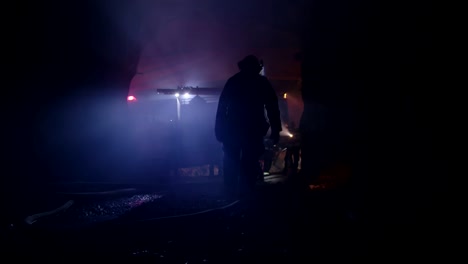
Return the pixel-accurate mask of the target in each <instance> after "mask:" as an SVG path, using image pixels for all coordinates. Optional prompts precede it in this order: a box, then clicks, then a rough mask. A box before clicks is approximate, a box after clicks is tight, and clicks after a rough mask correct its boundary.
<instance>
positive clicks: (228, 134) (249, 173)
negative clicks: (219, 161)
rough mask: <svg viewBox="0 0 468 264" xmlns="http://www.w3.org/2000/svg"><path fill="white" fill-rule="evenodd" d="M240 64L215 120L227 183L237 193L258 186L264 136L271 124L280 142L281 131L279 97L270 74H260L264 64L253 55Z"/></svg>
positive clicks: (226, 87) (226, 90) (227, 84)
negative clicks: (222, 150)
mask: <svg viewBox="0 0 468 264" xmlns="http://www.w3.org/2000/svg"><path fill="white" fill-rule="evenodd" d="M238 67H239V70H240V72H239V73H237V74H235V75H234V76H232V77H231V78H230V79H229V80H228V81H227V83H226V85H225V86H224V89H223V92H222V93H221V97H220V100H219V105H218V110H217V113H216V124H215V133H216V138H217V140H218V141H220V142H222V143H223V149H224V183H225V186H226V190H227V192H228V193H229V194H230V195H233V196H237V195H238V194H246V193H250V191H252V189H253V188H254V187H255V182H256V180H257V178H258V174H259V173H261V172H262V170H261V168H260V164H259V158H260V156H261V155H262V154H263V152H264V150H265V147H264V144H263V138H264V136H265V135H266V134H267V132H268V129H269V128H270V127H271V135H270V138H271V140H272V141H273V143H274V144H276V143H277V142H278V140H279V133H280V131H281V120H280V112H279V107H278V98H277V96H276V93H275V91H274V90H273V88H272V86H271V84H270V82H269V81H268V80H267V78H265V77H263V76H261V75H260V74H259V73H260V71H261V70H262V68H263V65H262V64H261V63H260V62H259V60H258V59H257V57H255V56H253V55H250V56H247V57H245V58H244V59H243V60H242V61H240V62H239V63H238ZM265 110H266V113H267V116H268V121H267V119H266V116H265ZM239 192H240V193H239Z"/></svg>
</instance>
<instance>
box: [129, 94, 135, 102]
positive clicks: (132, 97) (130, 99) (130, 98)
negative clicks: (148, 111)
mask: <svg viewBox="0 0 468 264" xmlns="http://www.w3.org/2000/svg"><path fill="white" fill-rule="evenodd" d="M127 101H129V102H135V101H136V97H135V96H133V95H130V96H128V97H127Z"/></svg>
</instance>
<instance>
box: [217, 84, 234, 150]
mask: <svg viewBox="0 0 468 264" xmlns="http://www.w3.org/2000/svg"><path fill="white" fill-rule="evenodd" d="M230 87H231V82H230V80H228V81H227V83H226V85H224V89H223V91H222V92H221V96H220V97H219V103H218V109H217V111H216V122H215V135H216V139H217V140H218V141H219V142H223V141H224V137H225V131H226V113H227V110H228V109H227V108H228V105H229V99H230V95H229V93H230V90H231V88H230Z"/></svg>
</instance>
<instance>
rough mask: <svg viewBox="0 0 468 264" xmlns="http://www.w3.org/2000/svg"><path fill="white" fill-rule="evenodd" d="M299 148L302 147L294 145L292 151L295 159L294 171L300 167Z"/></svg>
mask: <svg viewBox="0 0 468 264" xmlns="http://www.w3.org/2000/svg"><path fill="white" fill-rule="evenodd" d="M299 150H300V149H299V148H298V147H294V149H293V151H292V159H293V165H292V169H293V170H294V171H297V168H298V167H299Z"/></svg>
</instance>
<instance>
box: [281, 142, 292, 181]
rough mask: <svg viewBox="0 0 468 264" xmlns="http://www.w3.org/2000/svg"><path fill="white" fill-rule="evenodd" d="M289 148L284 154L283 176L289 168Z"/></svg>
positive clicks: (290, 156) (290, 157)
mask: <svg viewBox="0 0 468 264" xmlns="http://www.w3.org/2000/svg"><path fill="white" fill-rule="evenodd" d="M291 154H292V153H291V148H289V147H288V148H287V149H286V154H285V156H284V168H283V173H284V174H287V173H288V169H289V168H290V167H291V163H292V162H291V159H292V155H291Z"/></svg>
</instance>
